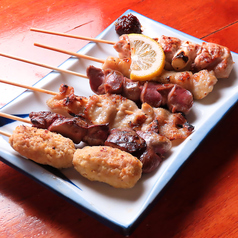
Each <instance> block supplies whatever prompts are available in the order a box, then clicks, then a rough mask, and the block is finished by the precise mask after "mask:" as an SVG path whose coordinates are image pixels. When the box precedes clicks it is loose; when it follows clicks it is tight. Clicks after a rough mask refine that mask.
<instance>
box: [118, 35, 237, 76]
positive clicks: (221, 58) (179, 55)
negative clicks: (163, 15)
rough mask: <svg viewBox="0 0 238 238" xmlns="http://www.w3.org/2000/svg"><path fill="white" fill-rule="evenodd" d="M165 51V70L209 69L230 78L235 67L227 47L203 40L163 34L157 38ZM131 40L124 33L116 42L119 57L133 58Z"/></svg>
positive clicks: (194, 71)
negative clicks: (193, 40)
mask: <svg viewBox="0 0 238 238" xmlns="http://www.w3.org/2000/svg"><path fill="white" fill-rule="evenodd" d="M155 40H157V41H158V42H159V43H160V44H161V46H162V48H163V50H164V53H165V60H166V62H165V70H169V71H171V70H175V71H192V72H193V73H196V72H198V71H200V70H203V69H207V70H208V71H211V70H212V71H214V74H215V77H216V78H228V77H229V75H230V73H231V70H232V68H233V64H234V62H233V60H232V55H231V52H230V50H229V49H228V48H227V47H224V46H221V45H218V44H215V43H207V42H202V43H201V44H197V43H193V42H190V41H182V40H180V39H178V38H176V37H169V36H164V35H162V36H161V37H160V38H159V39H158V38H156V39H155ZM129 46H130V41H129V38H128V36H127V35H122V36H120V38H119V41H118V42H117V43H115V45H114V49H115V50H116V51H118V53H119V58H122V59H123V58H128V59H130V58H131V55H130V47H129Z"/></svg>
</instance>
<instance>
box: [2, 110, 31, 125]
mask: <svg viewBox="0 0 238 238" xmlns="http://www.w3.org/2000/svg"><path fill="white" fill-rule="evenodd" d="M0 117H5V118H8V119H11V120H14V121H21V122H25V123H29V124H31V121H30V120H28V119H25V118H21V117H17V116H13V115H11V114H7V113H4V112H0Z"/></svg>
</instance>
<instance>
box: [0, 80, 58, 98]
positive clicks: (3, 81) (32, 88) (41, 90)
mask: <svg viewBox="0 0 238 238" xmlns="http://www.w3.org/2000/svg"><path fill="white" fill-rule="evenodd" d="M0 83H6V84H10V85H13V86H17V87H21V88H27V89H30V90H32V91H37V92H41V93H47V94H51V95H57V94H58V93H57V92H53V91H49V90H46V89H42V88H36V87H31V86H27V85H24V84H19V83H14V82H9V81H6V80H3V79H0Z"/></svg>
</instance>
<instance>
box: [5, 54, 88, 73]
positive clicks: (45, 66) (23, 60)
mask: <svg viewBox="0 0 238 238" xmlns="http://www.w3.org/2000/svg"><path fill="white" fill-rule="evenodd" d="M0 56H3V57H6V58H10V59H14V60H18V61H22V62H24V63H29V64H33V65H37V66H41V67H44V68H48V69H53V70H56V71H59V72H61V73H67V74H72V75H74V76H78V77H82V78H88V77H87V76H86V75H84V74H80V73H77V72H74V71H71V70H66V69H60V68H57V67H54V66H50V65H46V64H42V63H38V62H34V61H31V60H27V59H22V58H19V57H15V56H11V55H7V54H3V53H0Z"/></svg>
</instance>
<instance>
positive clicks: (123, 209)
mask: <svg viewBox="0 0 238 238" xmlns="http://www.w3.org/2000/svg"><path fill="white" fill-rule="evenodd" d="M128 13H132V14H134V15H135V16H137V17H138V19H139V20H140V22H141V23H142V25H143V34H145V35H148V36H150V37H159V36H160V35H162V34H163V35H167V36H175V37H179V38H180V39H182V40H189V41H193V42H197V43H200V42H201V40H199V39H196V38H194V37H191V36H189V35H186V34H184V33H182V32H179V31H177V30H175V29H172V28H170V27H168V26H165V25H163V24H161V23H158V22H156V21H154V20H151V19H149V18H147V17H145V16H143V15H140V14H138V13H136V12H134V11H131V10H128V11H127V12H125V13H124V14H128ZM98 38H103V39H107V40H112V41H117V40H118V35H117V34H116V32H115V29H114V23H112V24H111V25H110V26H109V27H108V28H107V29H106V30H104V31H103V32H102V33H101V34H100V35H99V36H98ZM79 52H80V53H81V54H87V55H92V56H94V57H98V58H103V59H106V58H107V56H109V55H114V56H117V54H116V52H115V51H114V49H113V48H112V46H111V45H106V44H95V43H89V44H88V45H87V46H86V47H84V48H83V49H81V50H80V51H79ZM56 54H57V53H56ZM232 56H233V60H234V62H235V65H234V69H233V71H232V73H231V75H230V77H229V79H222V80H219V82H218V83H217V84H216V85H215V89H214V91H213V92H212V93H211V94H209V95H208V96H207V97H206V98H205V99H203V100H200V101H196V102H194V106H193V108H192V111H191V112H190V114H189V115H188V121H189V123H191V124H192V125H194V126H195V131H194V133H193V134H192V135H191V136H189V137H188V138H187V139H186V140H185V141H184V142H182V143H181V144H179V145H176V146H174V147H173V148H172V150H171V153H169V154H168V155H167V158H166V159H165V160H164V161H163V163H162V165H161V166H160V167H159V168H158V170H156V171H155V172H153V173H151V174H147V175H143V177H142V179H141V180H140V181H139V182H138V183H137V184H136V186H135V187H134V188H132V189H129V190H122V189H115V188H112V187H110V186H109V185H107V184H103V183H99V182H90V181H88V180H86V179H85V178H83V177H82V176H80V174H78V173H77V172H76V171H75V170H74V169H73V168H72V169H64V170H61V171H58V170H56V169H49V168H48V167H47V166H40V165H38V164H36V163H34V162H32V161H29V160H26V159H24V158H22V157H21V156H19V154H18V153H16V152H15V151H14V150H13V149H12V148H11V147H10V146H9V144H8V139H7V138H6V137H1V138H0V140H1V143H0V156H1V157H2V158H1V160H2V161H3V162H5V163H7V164H8V165H10V166H12V167H14V168H15V169H18V170H20V171H21V172H23V173H25V174H26V175H28V176H30V177H31V178H33V179H35V180H36V181H38V182H40V183H42V184H44V185H46V186H47V187H48V188H50V189H52V190H53V191H55V192H56V193H58V194H59V195H61V196H63V197H64V198H66V199H67V200H68V201H70V202H72V203H73V204H74V205H76V206H77V207H79V208H80V209H82V210H83V211H85V212H86V213H88V214H90V215H92V216H93V217H94V218H96V219H98V220H100V221H101V222H102V223H104V224H106V225H108V226H109V227H111V228H113V229H115V230H117V231H119V232H121V233H123V234H124V235H128V234H130V233H131V232H132V231H133V230H134V228H135V227H136V226H137V225H138V223H139V221H140V220H141V218H143V217H144V216H145V214H146V211H147V210H148V209H147V208H148V207H149V205H150V204H151V203H152V202H153V201H154V200H155V198H156V196H157V195H158V194H159V193H160V192H161V190H162V189H163V188H164V186H165V185H166V184H167V183H168V181H169V180H170V179H171V178H172V176H173V175H174V174H175V173H176V171H177V170H178V169H179V168H180V166H181V165H182V164H183V163H184V162H185V161H186V160H187V159H188V158H189V156H190V154H191V153H192V152H193V151H194V150H195V149H196V147H197V146H198V145H199V143H200V142H201V141H202V140H203V139H204V138H205V136H206V135H207V134H208V133H209V131H210V130H211V129H212V128H213V127H214V126H215V125H216V123H217V122H218V121H219V120H220V119H221V118H222V117H223V115H224V114H225V113H226V112H227V111H228V110H229V109H230V108H231V107H232V105H234V104H235V103H236V102H237V99H238V77H237V72H238V69H237V63H238V55H237V54H235V53H232ZM90 64H93V65H95V66H97V67H100V66H101V65H100V64H99V63H95V62H90V61H87V60H81V59H77V58H74V57H71V58H69V59H68V60H67V61H65V62H64V63H63V64H62V65H60V66H59V67H60V68H63V69H69V70H73V71H77V72H81V73H83V74H86V67H87V66H88V65H90ZM61 83H64V84H68V85H70V86H73V87H74V88H75V93H76V94H77V95H82V96H90V95H92V94H93V93H92V91H91V89H90V86H89V83H88V80H87V79H83V78H79V77H76V76H72V75H66V74H60V73H58V72H51V73H50V74H48V75H47V76H46V77H44V78H42V79H41V80H40V81H39V82H37V83H36V84H35V86H36V87H40V88H44V89H48V90H52V91H58V89H59V86H60V84H61ZM48 98H50V96H49V95H47V94H43V93H36V92H31V91H26V92H24V93H23V94H21V95H19V96H18V97H17V98H16V99H14V100H13V101H11V102H10V103H9V104H7V105H6V106H5V107H3V108H2V109H1V111H3V112H6V113H10V114H15V115H19V114H20V115H21V116H23V115H28V114H29V113H30V112H31V111H42V110H49V109H48V107H47V106H46V103H45V102H46V100H47V99H48ZM0 123H1V125H2V127H1V129H2V130H4V131H6V132H9V133H11V132H12V131H13V129H14V128H15V127H16V126H17V125H19V124H22V123H20V122H13V123H8V122H6V120H4V119H1V120H0Z"/></svg>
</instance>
